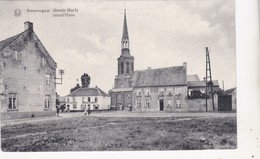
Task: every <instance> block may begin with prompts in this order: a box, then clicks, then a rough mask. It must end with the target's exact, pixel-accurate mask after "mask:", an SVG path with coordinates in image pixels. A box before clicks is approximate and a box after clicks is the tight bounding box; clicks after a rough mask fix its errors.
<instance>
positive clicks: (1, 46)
mask: <svg viewBox="0 0 260 159" xmlns="http://www.w3.org/2000/svg"><path fill="white" fill-rule="evenodd" d="M26 31H27V30H26ZM26 31H23V32H21V33H19V34H16V35H14V36H12V37H10V38H7V39H5V40H2V41H0V51H2V50H3V49H4V48H5V47H7V46H8V45H9V44H11V43H12V42H13V41H14V40H16V39H17V38H18V37H20V36H21V35H22V34H24V33H25V32H26Z"/></svg>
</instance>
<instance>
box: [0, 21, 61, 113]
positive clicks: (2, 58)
mask: <svg viewBox="0 0 260 159" xmlns="http://www.w3.org/2000/svg"><path fill="white" fill-rule="evenodd" d="M24 27H25V30H24V31H23V32H21V33H19V34H17V35H15V36H12V37H10V38H8V39H5V40H3V41H1V42H0V69H1V75H0V85H1V84H2V86H0V87H3V89H4V90H2V91H0V93H1V96H2V98H1V99H2V100H1V118H20V117H28V116H37V115H38V116H41V115H50V114H52V113H51V111H53V110H55V105H56V86H55V76H56V68H57V64H56V62H55V61H54V60H53V58H52V57H51V56H50V54H49V53H48V51H47V50H46V48H45V47H44V45H43V44H42V42H41V41H40V39H39V38H38V36H37V35H36V34H35V32H34V30H33V23H31V22H28V21H27V22H25V23H24Z"/></svg>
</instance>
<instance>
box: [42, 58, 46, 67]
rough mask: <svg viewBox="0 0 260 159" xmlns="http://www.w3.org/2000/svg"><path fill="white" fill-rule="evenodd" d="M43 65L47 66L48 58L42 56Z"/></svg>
mask: <svg viewBox="0 0 260 159" xmlns="http://www.w3.org/2000/svg"><path fill="white" fill-rule="evenodd" d="M42 66H46V58H45V57H42Z"/></svg>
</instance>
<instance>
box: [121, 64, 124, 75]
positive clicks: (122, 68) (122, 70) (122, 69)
mask: <svg viewBox="0 0 260 159" xmlns="http://www.w3.org/2000/svg"><path fill="white" fill-rule="evenodd" d="M121 74H124V63H123V62H121Z"/></svg>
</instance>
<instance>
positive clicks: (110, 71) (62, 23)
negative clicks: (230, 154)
mask: <svg viewBox="0 0 260 159" xmlns="http://www.w3.org/2000/svg"><path fill="white" fill-rule="evenodd" d="M17 8H18V9H20V10H21V11H22V14H21V16H14V10H15V9H17ZM66 8H71V9H74V8H75V9H78V12H75V13H74V15H75V16H74V17H53V13H54V12H53V9H66ZM124 8H126V12H127V23H128V33H129V38H130V53H131V55H132V56H134V58H135V70H143V69H146V68H147V67H151V68H163V67H171V66H181V65H183V62H187V69H188V74H198V76H199V78H200V79H203V77H205V74H206V52H205V47H208V48H209V53H210V60H211V69H212V78H213V80H218V81H219V84H220V87H221V88H222V81H224V84H225V89H228V88H232V87H235V86H236V41H235V39H236V38H235V29H236V26H235V2H234V0H228V1H227V0H192V1H191V0H185V1H183V0H172V1H152V2H151V1H125V4H124V1H99V2H96V1H76V2H71V1H52V2H50V1H35V2H32V1H18V2H15V1H10V2H8V1H0V15H1V16H0V20H1V22H2V23H1V24H0V30H1V32H0V40H4V39H6V38H8V37H10V36H13V35H15V34H18V33H20V32H22V31H23V30H24V24H23V23H24V22H25V21H31V22H33V24H34V31H35V33H36V34H37V36H38V37H39V38H40V40H41V42H42V43H43V44H44V46H45V48H46V49H47V50H48V52H49V54H50V55H51V56H52V57H53V59H54V60H55V61H56V62H57V70H58V69H64V70H65V75H64V76H63V84H62V85H57V92H58V94H60V95H62V96H64V95H67V94H69V91H70V89H71V88H72V87H74V86H75V85H76V83H77V82H78V83H81V81H80V77H81V75H82V74H83V73H87V74H89V75H90V77H91V83H90V86H91V87H94V86H98V87H100V88H101V89H102V90H104V91H106V92H107V91H108V90H109V89H111V88H113V85H114V77H115V75H116V74H117V58H118V57H119V56H120V54H121V37H122V31H123V18H124V15H123V14H124ZM27 9H34V10H36V9H38V10H40V9H43V10H47V9H48V10H50V12H49V13H39V12H34V13H32V12H27ZM57 72H58V71H57ZM77 79H78V81H77Z"/></svg>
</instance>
